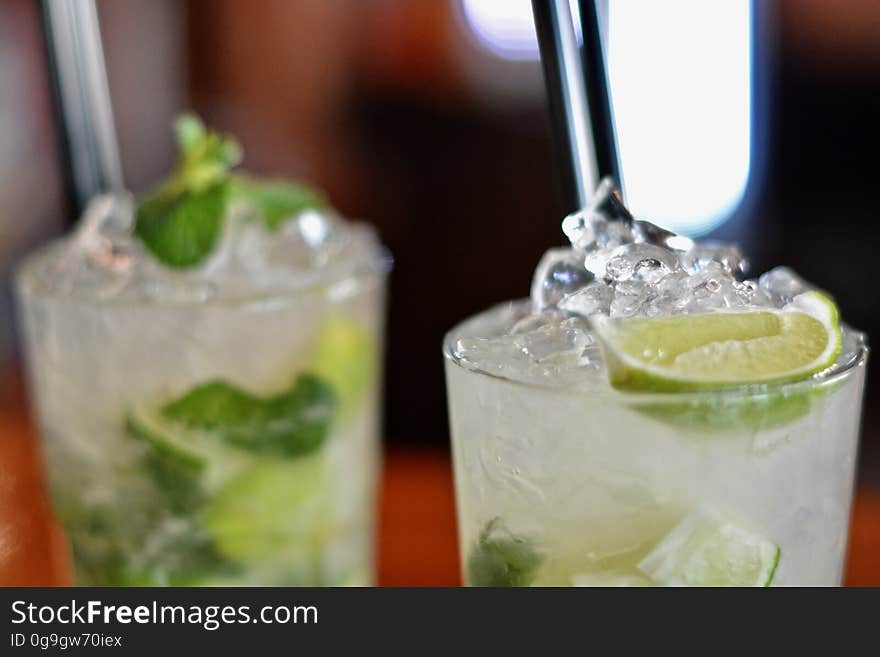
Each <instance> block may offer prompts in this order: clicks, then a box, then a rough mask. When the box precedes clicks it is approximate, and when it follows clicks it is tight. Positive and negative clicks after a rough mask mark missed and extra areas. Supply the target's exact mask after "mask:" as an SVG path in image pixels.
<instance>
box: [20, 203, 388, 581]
mask: <svg viewBox="0 0 880 657" xmlns="http://www.w3.org/2000/svg"><path fill="white" fill-rule="evenodd" d="M301 223H302V226H300V228H302V229H303V230H311V231H312V232H314V230H313V229H314V227H315V225H316V219H315V217H303V218H302V221H301ZM291 226H293V228H296V226H295V224H291ZM83 230H85V229H81V230H80V233H83ZM345 230H351V231H355V230H356V232H355V233H353V234H356V235H358V236H359V239H358V240H357V243H358V245H357V249H354V250H352V251H351V252H350V253H347V255H346V257H345V258H343V259H341V260H340V262H338V263H337V264H336V265H334V266H333V267H325V268H324V269H323V270H321V271H320V272H315V271H311V272H309V271H306V272H303V273H302V275H297V276H292V275H291V276H287V275H284V276H280V278H278V277H276V278H278V280H272V281H270V282H271V283H272V284H271V285H268V284H267V285H263V286H262V287H259V286H258V287H259V289H257V288H255V287H253V286H249V285H245V286H244V287H243V288H242V289H246V290H248V291H247V292H246V293H241V294H237V293H232V294H229V295H219V296H217V295H212V294H211V293H210V286H211V283H210V273H209V274H207V275H206V277H207V280H206V282H205V286H206V287H205V290H206V292H205V294H204V295H203V296H202V297H200V296H199V294H198V285H199V284H194V283H192V282H191V281H189V282H187V283H186V284H185V285H184V284H181V290H180V293H179V294H178V290H177V289H176V287H175V286H176V285H177V284H178V283H177V281H178V277H179V275H178V274H174V273H170V274H168V275H167V276H166V275H164V274H163V278H161V279H160V282H161V286H162V287H163V289H162V290H161V291H159V292H156V291H152V292H151V289H152V288H151V287H150V285H151V283H149V282H145V283H144V284H142V285H140V288H142V289H141V292H140V293H139V294H141V297H138V298H132V297H131V296H130V295H128V296H127V295H119V294H116V293H113V292H112V290H111V289H110V288H109V287H108V285H109V284H112V283H113V281H114V280H115V279H113V278H112V276H111V274H109V273H107V271H108V270H107V263H106V262H104V261H105V260H107V259H111V260H114V262H112V263H110V265H109V266H110V269H112V268H113V267H114V266H117V265H118V266H119V267H120V268H122V269H124V268H125V267H126V266H127V264H126V263H127V261H126V257H128V256H127V254H126V253H125V251H124V250H123V251H122V252H117V251H116V250H114V248H115V247H114V248H110V249H109V250H108V249H107V248H105V247H106V244H105V245H104V246H101V245H100V244H98V246H97V247H94V248H93V247H92V246H90V247H89V249H90V251H89V254H88V258H89V259H90V260H89V264H87V265H82V267H81V268H77V269H76V270H75V272H74V273H73V274H72V275H73V276H75V277H79V279H81V285H80V286H79V287H73V288H71V289H68V287H67V286H65V285H64V284H63V278H64V272H63V267H62V266H61V265H59V264H58V263H63V261H64V259H65V258H67V257H68V255H67V254H68V251H69V250H70V249H71V248H72V247H71V240H84V239H85V240H89V239H92V238H90V237H89V236H88V235H83V234H79V235H74V236H73V237H70V238H65V239H63V240H58V241H56V242H54V243H52V244H50V245H48V246H47V247H44V248H43V249H41V250H40V251H38V252H37V253H36V254H34V255H32V256H30V257H29V258H28V259H27V260H26V261H25V262H24V264H23V265H22V266H21V268H20V270H19V272H18V280H17V290H18V296H19V305H20V315H21V319H22V334H23V340H24V343H25V347H26V355H27V361H28V365H29V374H30V384H31V396H32V399H33V402H34V405H35V410H36V415H37V418H38V422H39V427H40V431H41V434H42V438H43V441H42V445H43V451H44V454H45V459H46V463H47V470H48V476H49V479H50V484H51V489H52V494H53V500H54V508H55V512H56V514H57V515H58V517H59V519H60V520H61V522H62V524H63V526H64V528H65V530H66V534H67V537H68V539H69V542H70V546H71V549H72V555H73V563H74V568H75V579H76V582H77V583H79V584H83V585H168V584H172V585H239V584H244V585H294V586H298V585H350V584H351V585H367V584H370V583H372V582H373V581H374V559H373V543H374V525H375V522H374V517H375V503H376V495H377V483H378V482H377V479H378V472H379V459H380V452H379V449H380V442H379V420H380V417H379V413H380V408H379V403H380V363H381V346H382V333H383V320H384V295H385V279H386V274H387V271H388V269H389V263H390V260H389V259H388V257H387V254H386V252H385V251H384V250H383V249H382V247H381V246H380V245H379V243H378V241H376V240H375V237H374V236H373V234H372V232H371V231H370V230H369V229H368V228H366V227H360V228H357V229H355V228H354V226H350V227H349V228H346V229H345ZM92 237H94V235H93V236H92ZM102 239H103V238H102ZM248 239H249V238H248ZM272 239H278V238H276V237H274V236H272ZM93 241H94V240H93ZM98 242H100V239H99V240H98ZM240 242H241V244H245V243H246V242H245V238H242V240H240ZM129 246H130V245H129ZM126 248H128V247H126ZM279 248H281V249H282V250H283V249H284V248H288V247H287V246H286V245H284V244H282V245H281V247H279ZM270 255H271V254H270ZM84 257H85V256H84ZM220 257H225V256H220ZM273 257H274V256H273ZM77 267H79V265H77ZM92 270H95V271H96V272H97V273H95V274H94V275H95V276H98V277H100V278H101V281H102V282H101V285H95V286H94V288H92V287H90V285H89V284H88V283H89V278H88V277H89V276H90V275H92V274H91V273H90V272H91V271H92ZM273 271H274V270H272V269H271V268H268V269H266V270H265V271H264V272H263V273H264V274H265V273H267V272H268V273H269V274H270V275H272V272H273ZM236 275H238V274H236ZM271 277H272V276H270V278H271ZM105 279H106V280H105ZM108 281H109V283H108ZM110 287H112V285H110ZM233 289H234V286H233ZM181 418H185V419H186V422H183V421H181ZM254 436H257V437H258V438H262V437H265V438H266V441H264V442H260V443H259V445H257V444H256V442H255V439H254Z"/></svg>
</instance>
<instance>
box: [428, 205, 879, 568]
mask: <svg viewBox="0 0 880 657" xmlns="http://www.w3.org/2000/svg"><path fill="white" fill-rule="evenodd" d="M594 211H595V208H594ZM589 214H590V211H587V213H586V215H589ZM597 217H598V218H597ZM582 219H583V215H581V220H582ZM606 219H608V213H607V211H606V212H605V213H602V212H599V213H597V214H596V215H595V216H593V217H592V219H588V220H589V221H592V222H593V223H594V225H595V224H596V223H600V222H601V221H605V220H606ZM567 221H568V220H567ZM621 221H622V222H623V223H622V224H619V225H613V226H612V227H613V228H620V227H621V226H623V225H626V226H628V227H627V228H626V230H632V231H633V232H634V233H635V234H634V235H633V233H630V234H629V236H628V237H627V236H625V237H624V239H623V240H622V243H618V244H613V243H612V244H610V246H609V248H607V249H606V248H604V247H602V246H598V247H597V246H596V244H595V238H593V240H594V241H593V242H592V243H587V244H584V242H581V243H580V246H579V245H577V244H575V245H574V246H573V248H572V249H570V250H568V249H566V250H555V251H551V252H550V254H548V256H546V257H545V260H544V261H543V262H542V265H541V266H539V268H538V272H537V273H536V283H535V286H534V287H533V297H532V299H531V300H527V301H522V302H514V303H510V304H505V305H502V306H498V307H496V308H493V309H491V310H488V311H486V312H484V313H482V314H479V315H477V316H475V317H473V318H471V319H469V320H466V321H465V322H463V323H461V324H460V325H458V326H457V327H455V328H454V329H453V330H452V331H450V333H449V334H448V335H447V337H446V340H445V343H444V354H445V356H446V377H447V388H448V397H449V409H450V422H451V432H452V446H453V456H454V469H455V488H456V496H457V508H458V523H459V534H460V546H461V554H462V562H463V565H464V571H465V572H464V577H465V581H466V582H467V583H468V584H470V585H477V586H527V585H532V586H647V585H699V586H706V585H758V586H762V585H764V586H766V585H774V586H776V585H823V586H834V585H839V584H840V583H841V578H842V574H843V566H844V557H845V552H846V544H847V533H848V526H849V514H850V504H851V498H852V488H853V476H854V469H855V463H856V454H857V444H858V430H859V418H860V414H861V399H862V390H863V386H864V375H865V362H866V358H867V347H866V343H865V339H864V336H863V335H862V334H860V333H858V332H857V331H854V330H852V329H849V328H848V327H845V326H843V328H842V333H841V335H842V341H841V344H840V345H839V349H838V351H837V352H836V353H837V355H836V356H832V359H833V362H830V363H826V364H825V366H824V367H822V368H821V371H818V372H816V373H814V374H813V375H811V376H806V377H796V378H795V380H790V381H777V382H772V383H761V384H757V383H755V384H751V385H748V384H743V385H736V386H727V387H718V386H715V387H712V386H708V387H706V388H705V389H697V388H693V387H691V388H688V387H687V386H685V385H684V384H682V380H676V383H677V384H680V385H682V389H681V390H674V389H672V388H671V384H668V382H667V384H668V385H666V386H665V387H666V388H668V389H663V388H664V386H662V385H657V386H656V388H657V389H650V386H646V388H645V389H638V390H636V389H622V388H625V386H621V385H610V384H609V373H610V372H609V371H610V370H613V369H614V367H615V365H614V364H613V363H612V362H611V360H612V358H616V357H617V355H616V354H615V349H614V345H611V346H608V345H607V344H605V341H604V340H603V337H602V336H603V333H602V331H603V328H602V327H606V326H608V325H609V323H611V324H614V323H615V322H618V321H619V322H620V326H622V327H628V326H637V327H648V326H653V325H651V324H648V323H644V322H643V318H647V319H651V318H668V319H662V320H661V321H664V322H666V323H665V324H663V323H661V324H659V326H661V327H665V329H664V330H665V331H666V332H665V333H664V332H662V331H661V335H660V338H659V339H661V341H663V344H667V345H668V344H673V345H674V344H675V343H676V341H677V340H679V337H675V338H674V339H673V337H674V334H673V331H674V330H679V329H681V327H688V331H686V332H685V333H684V336H683V337H681V338H680V339H681V340H685V341H686V340H696V339H697V338H695V337H693V336H695V335H697V330H698V325H693V326H694V327H696V328H691V325H690V324H686V322H692V321H694V318H696V321H697V322H698V323H699V322H701V321H702V319H701V318H702V317H705V316H710V320H709V321H712V322H714V324H713V326H716V325H717V326H720V327H721V329H723V330H727V327H729V326H730V325H731V323H734V324H735V323H736V322H739V321H742V318H743V317H745V318H746V320H752V319H755V318H756V317H758V315H753V314H752V313H758V314H759V315H761V313H763V312H764V310H765V309H767V316H766V318H765V319H773V318H774V317H776V316H777V315H776V313H780V312H781V313H782V314H781V315H778V316H779V317H781V318H782V320H783V321H788V319H789V316H787V315H786V314H785V313H786V312H788V311H787V310H783V311H780V310H779V309H780V308H790V307H789V306H786V303H787V302H789V301H791V299H792V297H797V295H798V294H801V293H804V292H805V290H807V286H806V284H804V283H803V282H802V281H800V280H799V279H797V278H796V277H795V276H794V275H793V274H792V273H791V272H788V271H787V270H781V269H780V270H774V271H773V272H771V273H770V274H768V275H765V276H764V277H762V279H761V281H760V282H749V283H748V284H744V283H741V282H739V281H738V279H737V277H736V276H735V275H734V273H733V269H735V268H736V267H738V266H739V265H740V264H741V260H740V259H739V256H735V251H733V250H732V249H731V248H730V247H726V246H720V245H716V246H711V247H710V246H701V245H699V244H696V245H694V244H688V243H687V242H686V241H682V240H681V239H680V238H677V237H676V236H671V235H669V234H665V235H661V236H660V238H659V239H658V238H657V235H658V233H656V232H655V233H653V237H646V233H647V231H648V230H650V229H656V227H651V226H650V225H646V224H643V223H642V222H635V223H634V222H633V220H631V219H627V220H624V219H621ZM570 225H571V222H569V226H570ZM596 232H598V231H596ZM605 234H606V235H607V234H608V233H607V231H606V233H605ZM634 240H639V241H637V242H636V241H634ZM670 240H673V241H672V243H673V244H676V243H677V244H679V245H680V246H681V248H679V249H672V248H669V247H668V246H667V244H668V243H669V241H670ZM675 240H678V241H677V242H676V241H675ZM652 242H653V243H652ZM658 245H659V246H660V248H659V249H658ZM584 246H585V247H586V248H582V247H584ZM603 255H604V258H603ZM619 256H623V258H624V260H620V259H618V260H615V259H614V258H615V257H619ZM626 258H629V260H630V262H629V263H627V262H626V261H625V259H626ZM664 258H666V260H663V259H664ZM585 259H586V261H587V263H588V266H592V267H593V268H594V269H597V270H598V269H599V265H597V264H596V263H597V261H598V262H599V263H600V265H601V266H602V267H603V271H607V272H609V273H607V274H606V276H605V277H597V278H596V279H593V278H592V277H591V276H590V275H589V269H587V270H585V269H584V268H583V264H582V263H584V261H585ZM646 259H649V260H651V262H647V263H643V264H641V265H640V264H639V263H642V262H643V261H644V260H646ZM725 260H727V263H726V264H725V263H724V261H725ZM658 263H660V264H663V263H668V265H669V268H668V271H665V272H662V271H661V272H660V273H662V274H663V275H662V276H656V275H651V276H646V277H642V278H637V277H633V276H632V272H633V270H638V269H639V268H640V267H641V268H647V269H652V270H656V269H660V268H661V267H660V266H659V265H658ZM664 266H665V265H664ZM618 271H623V272H624V273H623V274H622V275H621V276H620V277H619V278H615V275H614V272H618ZM627 271H628V272H629V274H627V273H626V272H627ZM656 273H657V272H654V274H656ZM669 276H674V277H676V280H675V285H674V286H672V285H670V286H669V287H668V288H667V289H666V290H665V291H664V289H663V280H664V279H665V278H667V277H669ZM707 281H714V282H712V283H710V284H709V285H708V286H707V285H705V284H706V283H707ZM600 285H601V286H602V288H604V289H602V288H598V286H600ZM701 286H702V287H701ZM584 290H586V292H585V291H584ZM695 292H696V294H695ZM806 293H807V297H805V299H809V298H810V296H811V295H813V294H815V293H811V292H809V291H807V292H806ZM664 294H666V297H664V296H663V295H664ZM725 295H727V298H726V299H725ZM817 298H818V297H817ZM823 303H824V302H823ZM565 308H569V310H568V311H565V310H564V309H565ZM572 309H573V310H572ZM578 309H587V310H586V311H585V312H577V311H578ZM762 316H763V315H762ZM632 318H635V322H636V323H635V324H627V323H626V322H627V321H628V320H629V319H632ZM639 322H642V323H641V324H640V323H639ZM614 325H615V326H617V324H614ZM713 330H714V329H713ZM730 330H734V331H735V330H739V329H730ZM643 335H645V336H649V335H650V333H648V332H647V329H644V331H643ZM760 339H764V338H760ZM768 339H770V340H774V339H776V337H770V338H768ZM733 342H734V341H733V340H731V341H730V342H729V344H730V345H733ZM778 342H779V344H777V345H776V346H775V347H774V349H773V350H770V351H769V352H768V353H769V354H771V356H769V357H768V358H771V359H772V358H773V356H772V354H777V353H782V352H784V351H785V349H784V347H783V346H781V341H778ZM642 346H644V347H645V351H646V353H647V351H649V350H650V347H649V344H648V343H647V342H646V343H645V344H644V345H642V344H641V343H640V346H639V349H641V348H642ZM701 348H702V347H701ZM725 348H726V347H724V346H723V345H722V346H721V347H718V346H713V349H714V351H707V350H706V348H703V351H702V352H700V351H699V349H697V350H696V351H694V352H693V353H697V354H698V355H700V357H705V358H709V357H710V356H712V357H713V358H718V362H719V363H720V365H719V366H718V367H719V368H720V367H727V368H732V369H736V367H737V366H738V364H737V363H736V362H730V361H729V359H723V358H721V356H720V355H719V353H720V352H723V351H724V349H725ZM734 348H736V349H739V350H741V354H740V352H735V351H734V354H735V355H736V354H739V355H740V356H741V358H742V359H744V360H747V359H748V358H750V355H749V354H750V352H748V351H746V350H744V349H745V348H744V347H743V346H742V345H740V344H736V345H733V346H730V347H729V350H734ZM786 353H787V352H786ZM637 355H640V354H637ZM655 356H657V354H656V353H655V354H653V356H652V357H655ZM661 356H662V354H661ZM658 358H659V357H658ZM632 362H635V361H634V360H633V361H632ZM652 362H654V361H652ZM657 362H659V361H657ZM664 362H666V361H664ZM669 362H671V361H669ZM758 365H760V363H757V364H755V363H752V366H758ZM633 367H634V368H635V367H637V366H633ZM645 367H646V371H648V369H647V368H648V365H645ZM633 371H635V372H636V373H637V374H638V373H639V372H638V370H637V369H632V370H630V378H629V379H626V381H628V382H632V381H638V380H640V379H638V378H637V377H636V376H633V375H632V372H633ZM669 371H673V370H672V369H671V366H670V370H669ZM619 380H621V379H620V378H617V379H615V378H614V377H612V381H613V382H615V383H616V382H617V381H619ZM656 381H661V382H662V380H661V379H656Z"/></svg>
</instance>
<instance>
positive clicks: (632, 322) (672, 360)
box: [593, 292, 841, 392]
mask: <svg viewBox="0 0 880 657" xmlns="http://www.w3.org/2000/svg"><path fill="white" fill-rule="evenodd" d="M838 317H839V315H838V312H837V307H836V306H835V305H834V302H833V301H831V299H829V298H828V297H827V296H825V295H824V294H822V293H821V292H807V293H805V294H801V295H799V296H797V297H795V298H794V300H793V301H792V302H791V303H789V304H788V305H786V306H785V307H783V308H781V309H779V310H776V309H760V310H745V311H743V310H738V311H716V312H711V313H704V314H697V315H675V316H672V317H633V318H626V319H611V318H608V317H597V318H594V320H593V325H594V327H595V330H596V333H597V335H598V337H599V339H600V342H601V345H602V350H603V354H604V355H605V360H606V363H607V365H608V371H609V376H610V379H611V384H612V385H613V386H615V387H617V388H621V389H626V390H647V391H658V392H663V391H668V392H679V391H688V390H706V389H717V388H725V387H733V386H741V385H747V384H761V383H771V382H784V381H794V380H798V379H802V378H805V377H807V376H809V375H811V374H814V373H815V372H818V371H820V370H823V369H825V368H826V367H829V366H830V365H831V364H832V363H834V360H835V359H836V358H837V355H838V353H839V352H840V344H841V334H840V326H839V321H838Z"/></svg>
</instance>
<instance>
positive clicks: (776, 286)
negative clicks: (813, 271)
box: [758, 267, 815, 306]
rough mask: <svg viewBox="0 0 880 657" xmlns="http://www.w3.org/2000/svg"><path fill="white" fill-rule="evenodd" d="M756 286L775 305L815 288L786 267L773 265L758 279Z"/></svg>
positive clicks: (784, 302)
mask: <svg viewBox="0 0 880 657" xmlns="http://www.w3.org/2000/svg"><path fill="white" fill-rule="evenodd" d="M758 288H759V289H760V290H763V291H764V292H766V293H767V295H768V296H769V297H770V299H771V300H773V301H774V302H775V303H776V304H777V305H780V306H782V305H785V304H787V303H789V302H790V301H791V300H792V299H794V298H795V297H796V296H797V295H799V294H803V293H804V292H808V291H810V290H813V289H815V287H814V286H812V285H810V284H809V283H807V281H805V280H804V279H803V278H801V277H800V276H798V275H797V274H796V273H795V272H794V271H792V270H791V269H789V268H788V267H775V268H773V269H771V270H770V271H768V272H767V273H765V274H762V275H761V278H760V279H758Z"/></svg>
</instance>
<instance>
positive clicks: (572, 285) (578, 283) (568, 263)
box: [531, 249, 593, 312]
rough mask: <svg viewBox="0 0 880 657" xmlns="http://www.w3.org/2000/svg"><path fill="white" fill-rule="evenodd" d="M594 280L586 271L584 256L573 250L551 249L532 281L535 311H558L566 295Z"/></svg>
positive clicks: (545, 255) (540, 263)
mask: <svg viewBox="0 0 880 657" xmlns="http://www.w3.org/2000/svg"><path fill="white" fill-rule="evenodd" d="M592 280H593V275H592V274H591V273H590V272H588V271H587V270H586V269H585V268H584V262H583V254H579V253H578V252H576V251H574V250H572V249H550V250H549V251H547V252H546V253H545V254H544V257H543V258H541V262H539V263H538V268H537V269H536V270H535V276H534V278H533V279H532V290H531V296H532V305H533V307H534V309H535V312H540V311H542V310H546V309H548V308H554V307H555V306H556V304H557V303H559V302H560V301H561V300H562V299H563V298H564V297H565V296H566V295H568V294H571V293H573V292H575V291H577V290H579V289H581V288H582V287H584V286H586V285H587V284H589V283H590V282H591V281H592Z"/></svg>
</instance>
